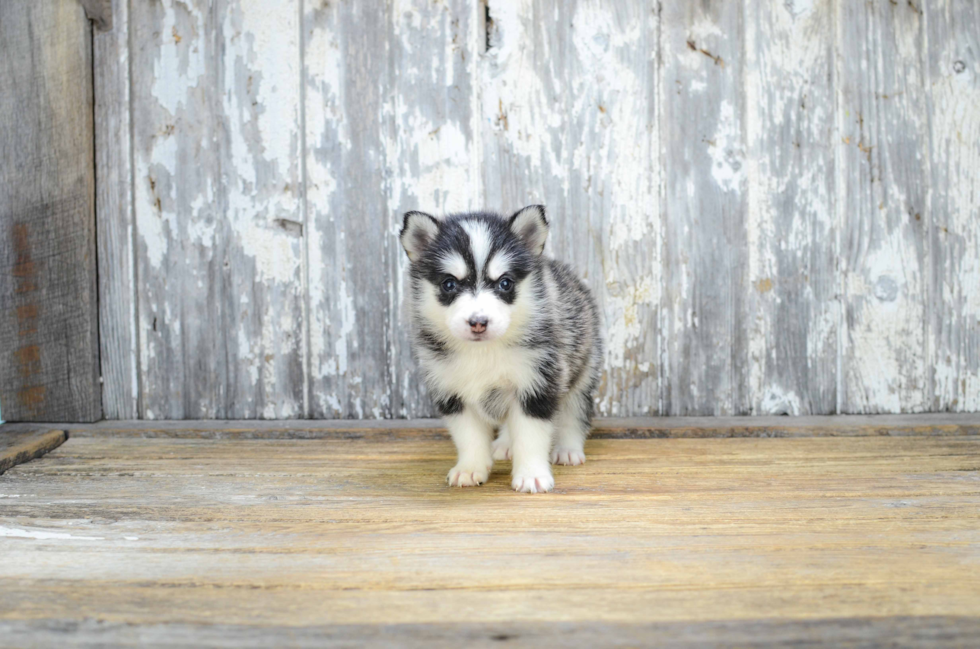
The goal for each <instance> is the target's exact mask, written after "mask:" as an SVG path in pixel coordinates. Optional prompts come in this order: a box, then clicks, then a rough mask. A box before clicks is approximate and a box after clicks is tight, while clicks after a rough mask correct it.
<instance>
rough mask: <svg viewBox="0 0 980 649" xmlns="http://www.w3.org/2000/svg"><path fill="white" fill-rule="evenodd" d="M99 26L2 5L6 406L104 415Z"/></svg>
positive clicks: (1, 313) (0, 277) (0, 272)
mask: <svg viewBox="0 0 980 649" xmlns="http://www.w3.org/2000/svg"><path fill="white" fill-rule="evenodd" d="M91 70H92V53H91V25H90V23H89V21H88V20H86V18H85V13H84V10H83V8H82V6H81V5H80V4H79V3H78V2H76V1H75V0H66V1H64V2H55V3H32V2H3V3H0V114H2V115H4V117H3V118H2V119H0V151H3V163H2V164H3V171H2V173H0V305H2V306H0V401H2V402H3V415H4V417H5V418H6V419H8V420H11V421H20V420H35V421H36V420H44V421H65V420H72V421H92V420H94V419H97V418H99V417H100V413H101V408H100V403H99V402H100V399H99V386H98V372H99V362H98V349H97V348H98V323H97V319H98V311H97V299H96V295H95V278H96V267H95V266H96V264H95V232H94V228H95V219H94V187H95V176H94V169H93V165H92V159H93V154H94V150H93V128H92V127H93V124H92V102H93V94H92V83H91Z"/></svg>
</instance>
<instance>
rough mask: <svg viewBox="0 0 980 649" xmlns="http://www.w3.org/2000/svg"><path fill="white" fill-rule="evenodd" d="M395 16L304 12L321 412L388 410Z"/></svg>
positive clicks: (347, 6) (331, 5)
mask: <svg viewBox="0 0 980 649" xmlns="http://www.w3.org/2000/svg"><path fill="white" fill-rule="evenodd" d="M390 11H391V8H390V7H389V6H388V3H385V2H382V1H381V0H370V1H366V2H356V3H353V2H352V3H345V2H307V3H306V8H305V13H304V17H303V39H304V40H303V43H304V69H303V84H304V93H305V100H304V106H305V116H306V117H305V141H306V153H305V165H306V171H305V187H306V192H307V193H306V202H307V212H308V216H307V226H308V229H309V238H308V241H307V245H308V254H309V287H308V291H309V296H308V297H309V313H310V350H309V352H310V360H309V371H310V408H309V416H311V417H313V418H365V417H368V418H371V417H374V418H381V417H388V416H391V394H392V388H393V386H392V382H391V378H390V374H389V362H388V353H389V343H390V337H391V333H390V323H391V305H390V302H389V300H388V294H389V292H390V290H391V287H390V285H389V272H388V269H389V268H390V262H389V256H390V255H392V254H393V253H396V252H399V253H400V251H397V250H395V246H396V245H397V244H396V242H393V241H391V238H392V236H393V235H392V234H391V232H390V228H389V218H390V217H389V214H388V200H387V197H386V194H387V192H386V187H387V183H388V181H389V180H388V178H387V177H386V166H385V165H386V155H385V146H386V143H387V138H386V137H385V132H384V123H385V122H384V120H385V118H384V110H385V106H386V105H387V104H388V103H389V101H390V100H389V88H390V82H389V78H388V63H387V56H388V55H387V52H388V50H389V47H390V44H389V42H388V25H389V21H390V13H389V12H390Z"/></svg>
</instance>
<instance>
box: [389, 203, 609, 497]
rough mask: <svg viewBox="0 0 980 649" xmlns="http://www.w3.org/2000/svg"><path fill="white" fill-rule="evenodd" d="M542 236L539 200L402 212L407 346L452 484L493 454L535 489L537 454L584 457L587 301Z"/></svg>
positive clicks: (590, 358)
mask: <svg viewBox="0 0 980 649" xmlns="http://www.w3.org/2000/svg"><path fill="white" fill-rule="evenodd" d="M547 236H548V220H547V218H546V217H545V211H544V207H543V206H541V205H531V206H529V207H525V208H524V209H522V210H520V211H519V212H517V213H516V214H514V215H513V216H511V217H510V218H504V217H502V216H500V215H498V214H494V213H490V212H474V213H469V214H453V215H450V216H447V217H445V218H444V219H436V218H435V217H432V216H430V215H428V214H424V213H422V212H409V213H408V214H406V215H405V220H404V224H403V226H402V230H401V234H400V240H401V244H402V247H404V248H405V252H406V253H408V258H409V260H410V261H411V309H412V324H413V351H414V353H415V356H416V358H417V360H418V363H419V366H420V368H421V371H422V378H423V380H424V381H425V384H426V387H427V388H428V390H429V394H430V395H431V396H432V398H433V399H434V401H435V403H436V405H437V407H438V409H439V412H440V413H441V414H442V416H443V418H444V420H445V423H446V427H447V428H448V429H449V434H450V435H451V436H452V439H453V442H455V444H456V450H457V453H458V461H457V462H456V466H454V467H453V468H452V469H451V470H450V471H449V475H448V476H447V480H448V481H449V484H450V485H452V486H457V487H470V486H475V485H479V484H483V483H484V482H486V480H487V477H488V476H489V475H490V469H491V467H492V466H493V461H494V460H495V459H497V460H503V459H512V460H513V472H512V480H511V486H513V488H514V489H515V490H517V491H522V492H527V493H538V492H546V491H551V489H552V488H553V487H554V484H555V481H554V478H553V477H552V475H551V467H550V465H549V459H550V461H551V462H553V463H556V464H571V465H576V464H582V463H583V462H585V453H584V450H583V449H584V444H585V438H586V436H587V435H588V433H589V428H590V426H591V421H592V412H593V400H592V398H593V394H594V393H595V390H596V386H597V385H598V382H599V367H600V363H601V359H602V343H601V340H600V335H599V313H598V309H597V308H596V305H595V300H593V298H592V295H591V294H590V293H589V289H588V288H586V287H585V285H584V284H583V283H582V282H581V281H580V280H579V279H578V278H577V277H576V276H575V274H574V273H573V272H572V270H571V269H570V268H569V267H568V266H566V265H565V264H563V263H561V262H558V261H555V260H553V259H547V258H545V257H544V256H543V255H542V252H543V251H544V244H545V239H546V238H547ZM495 429H496V430H497V431H498V436H497V439H496V440H494V439H493V434H494V430H495Z"/></svg>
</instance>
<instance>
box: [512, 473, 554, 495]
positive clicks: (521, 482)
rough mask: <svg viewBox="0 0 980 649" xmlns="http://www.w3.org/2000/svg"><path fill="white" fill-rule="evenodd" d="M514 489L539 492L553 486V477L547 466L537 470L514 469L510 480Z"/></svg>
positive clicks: (548, 489)
mask: <svg viewBox="0 0 980 649" xmlns="http://www.w3.org/2000/svg"><path fill="white" fill-rule="evenodd" d="M510 486H511V487H513V488H514V491H520V492H522V493H526V494H539V493H545V492H546V491H551V490H552V489H554V488H555V479H554V477H552V475H551V471H550V470H549V469H548V467H544V468H542V469H538V470H527V471H515V472H514V475H513V477H512V478H511V481H510Z"/></svg>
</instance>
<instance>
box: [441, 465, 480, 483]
mask: <svg viewBox="0 0 980 649" xmlns="http://www.w3.org/2000/svg"><path fill="white" fill-rule="evenodd" d="M489 477H490V467H488V466H472V465H468V464H457V465H456V466H454V467H453V468H452V469H450V470H449V475H447V476H446V482H448V483H449V486H450V487H476V486H478V485H481V484H483V483H484V482H486V481H487V478H489Z"/></svg>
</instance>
